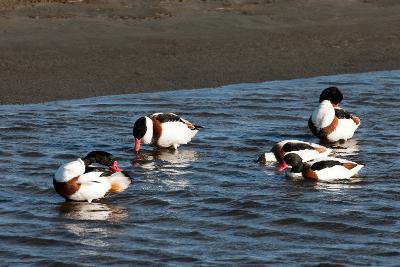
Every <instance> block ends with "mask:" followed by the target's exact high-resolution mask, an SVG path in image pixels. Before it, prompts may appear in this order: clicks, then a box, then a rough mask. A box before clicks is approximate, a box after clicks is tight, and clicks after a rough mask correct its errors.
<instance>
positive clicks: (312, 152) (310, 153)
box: [257, 140, 332, 170]
mask: <svg viewBox="0 0 400 267" xmlns="http://www.w3.org/2000/svg"><path fill="white" fill-rule="evenodd" d="M331 152H332V149H330V148H327V147H324V146H321V145H318V144H314V143H309V142H304V141H298V140H284V141H281V142H279V143H276V144H275V145H273V146H272V148H271V152H267V153H264V154H262V155H261V156H260V157H259V158H258V160H257V162H260V163H264V164H265V163H267V162H278V163H279V164H280V167H279V169H280V170H281V169H285V168H286V167H287V164H286V163H285V162H284V160H283V159H284V157H285V155H286V154H289V153H295V154H297V155H299V157H300V158H301V159H302V161H309V160H313V159H316V158H321V157H326V156H328V155H329V154H330V153H331Z"/></svg>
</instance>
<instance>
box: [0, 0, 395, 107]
mask: <svg viewBox="0 0 400 267" xmlns="http://www.w3.org/2000/svg"><path fill="white" fill-rule="evenodd" d="M28 2H35V3H33V4H32V3H30V4H28ZM94 2H95V3H94ZM321 2H322V3H321ZM338 2H340V3H338ZM399 28H400V2H399V1H397V0H381V1H379V0H376V1H374V0H352V1H350V0H348V1H333V0H327V1H317V0H300V1H289V0H281V1H279V0H276V1H273V0H270V1H267V0H264V1H261V0H253V1H249V0H247V1H246V0H225V1H207V0H204V1H200V0H199V1H194V0H177V1H173V0H171V1H168V0H164V1H155V0H154V1H152V0H140V1H133V0H126V1H122V0H121V1H111V0H102V1H91V0H86V1H85V0H83V1H80V0H75V1H68V0H64V1H62V0H60V1H51V0H48V1H40V0H37V1H28V0H27V1H26V3H24V1H17V0H5V1H2V2H1V3H0V93H1V96H0V103H1V104H6V103H36V102H44V101H51V100H59V99H74V98H83V97H90V96H99V95H114V94H122V93H134V92H150V91H162V90H173V89H188V88H201V87H218V86H221V85H224V84H233V83H243V82H260V81H267V80H276V79H290V78H298V77H310V76H319V75H328V74H336V73H354V72H365V71H373V70H391V69H400V32H399Z"/></svg>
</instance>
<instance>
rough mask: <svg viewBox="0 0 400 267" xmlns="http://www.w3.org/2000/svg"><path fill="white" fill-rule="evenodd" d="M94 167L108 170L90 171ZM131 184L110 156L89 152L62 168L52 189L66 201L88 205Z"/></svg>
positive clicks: (99, 152)
mask: <svg viewBox="0 0 400 267" xmlns="http://www.w3.org/2000/svg"><path fill="white" fill-rule="evenodd" d="M93 163H98V164H101V165H103V166H107V167H108V169H105V168H102V167H93V166H91V164H93ZM130 184H131V177H129V175H128V174H127V173H126V172H124V171H122V170H121V169H120V168H119V167H118V162H117V160H116V159H115V158H114V156H113V155H111V154H110V153H107V152H104V151H92V152H90V153H89V154H88V155H86V157H84V158H78V159H77V160H74V161H71V162H69V163H66V164H64V165H62V166H61V167H60V168H59V169H58V170H57V172H56V173H55V175H54V179H53V185H54V189H55V190H56V192H57V193H58V194H60V195H61V196H62V197H64V198H65V199H67V200H73V201H88V202H92V200H96V199H100V198H103V197H104V196H106V195H107V194H108V193H119V192H122V191H124V190H125V189H126V188H128V186H129V185H130Z"/></svg>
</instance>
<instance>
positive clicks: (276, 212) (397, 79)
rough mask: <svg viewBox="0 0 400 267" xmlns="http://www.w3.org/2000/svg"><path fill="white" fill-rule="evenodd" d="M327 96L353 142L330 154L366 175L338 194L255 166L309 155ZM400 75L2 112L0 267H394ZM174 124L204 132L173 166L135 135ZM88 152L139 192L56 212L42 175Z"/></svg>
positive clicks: (398, 226)
mask: <svg viewBox="0 0 400 267" xmlns="http://www.w3.org/2000/svg"><path fill="white" fill-rule="evenodd" d="M331 85H336V86H338V87H340V88H341V89H342V91H343V92H344V95H345V100H344V102H343V107H344V108H346V109H347V110H349V111H352V112H354V113H355V114H357V115H358V116H359V117H360V118H361V120H362V125H361V128H360V129H359V130H358V131H357V132H356V135H355V139H353V140H352V141H350V142H347V143H345V144H343V145H340V147H338V150H337V153H338V154H339V155H342V156H344V157H346V158H348V159H350V160H354V161H357V162H360V163H363V164H366V167H365V168H364V169H363V170H362V171H361V174H360V177H359V178H357V179H354V180H351V181H347V182H344V181H342V182H337V183H330V184H328V183H310V182H298V181H297V182H295V181H291V180H289V179H287V178H285V177H283V176H282V175H281V174H279V173H277V172H276V170H275V169H276V168H275V166H259V165H257V164H256V163H254V160H256V159H257V157H258V156H259V155H260V154H261V153H262V152H264V151H266V150H269V149H270V147H271V146H272V144H273V143H274V142H277V141H280V140H283V139H300V140H306V141H312V142H318V140H317V139H316V138H314V137H313V136H312V135H311V134H310V133H309V131H308V128H307V119H308V117H309V116H310V114H311V111H312V110H313V109H314V108H315V107H316V106H317V105H318V103H317V102H318V98H319V93H320V91H321V90H322V89H324V88H325V87H327V86H331ZM399 93H400V71H392V72H375V73H365V74H355V75H340V76H326V77H317V78H312V79H298V80H290V81H275V82H266V83H261V84H242V85H232V86H226V87H223V88H220V89H200V90H190V91H175V92H162V93H149V94H132V95H119V96H108V97H100V98H91V99H83V100H74V101H61V102H52V103H46V104H34V105H25V106H15V105H4V106H0V109H1V113H0V116H1V124H0V137H1V141H0V143H1V150H0V168H1V169H2V170H3V171H2V175H1V187H0V227H1V232H0V257H1V259H2V261H1V262H2V263H1V264H8V265H13V264H17V265H25V264H26V265H34V266H44V265H54V266H56V265H57V266H60V265H59V264H60V263H64V264H66V265H71V266H78V265H82V266H88V265H92V266H101V265H111V264H113V265H140V266H143V265H170V266H175V265H180V266H181V265H212V266H215V265H245V264H248V265H257V264H259V265H264V264H276V265H285V266H286V265H307V266H308V265H316V264H320V263H333V264H343V265H381V266H382V265H385V266H388V265H398V264H399V263H400V220H399V218H400V204H399V202H398V201H400V187H399V179H400V177H399V174H400V162H399V155H400V150H399V142H400V132H399V130H400V129H399V128H400V127H399V124H400V107H399V106H400V94H399ZM159 111H170V112H176V113H178V114H180V115H182V116H183V117H184V118H186V119H188V120H191V121H192V122H195V123H196V124H200V125H203V126H205V129H203V130H202V131H201V132H200V133H199V134H198V136H197V137H196V138H195V139H194V140H193V142H192V143H191V144H189V145H186V146H182V147H180V149H179V151H178V152H177V153H173V152H170V151H168V150H163V151H158V150H153V149H152V148H151V147H149V146H143V147H142V148H143V151H142V157H143V160H142V161H141V162H136V161H135V155H134V153H133V140H132V136H131V126H132V124H133V122H134V121H135V120H136V118H138V117H139V116H141V115H143V114H148V113H152V112H159ZM91 150H106V151H109V152H111V153H113V154H115V155H117V156H119V157H121V160H120V165H121V167H123V168H124V169H125V170H127V171H128V172H130V173H131V174H132V175H133V176H134V178H135V182H134V183H133V184H132V185H131V186H130V188H129V189H128V190H127V191H125V192H124V193H122V194H119V195H115V196H113V197H109V198H107V199H105V200H102V201H101V202H100V203H92V204H88V203H65V202H64V201H63V199H62V198H61V197H59V196H58V195H57V194H56V193H55V192H54V190H53V186H52V175H53V173H54V172H55V171H56V169H57V168H58V167H59V166H60V165H61V164H63V163H65V162H68V161H70V160H73V159H75V158H77V157H80V156H84V155H85V154H86V153H87V152H89V151H91Z"/></svg>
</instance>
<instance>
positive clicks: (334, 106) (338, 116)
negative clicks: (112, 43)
mask: <svg viewBox="0 0 400 267" xmlns="http://www.w3.org/2000/svg"><path fill="white" fill-rule="evenodd" d="M342 100H343V95H342V93H341V92H340V91H339V89H338V88H336V87H329V88H326V89H325V90H323V91H322V93H321V95H320V99H319V102H320V105H319V107H318V108H317V109H316V110H314V112H313V113H312V115H311V117H310V119H309V120H308V127H309V128H310V130H311V132H312V133H313V134H314V135H315V136H317V137H318V138H320V139H323V140H327V141H329V142H337V141H340V140H344V141H346V140H348V139H350V138H352V137H353V135H354V132H355V131H356V130H357V128H358V127H359V126H360V119H359V118H358V117H357V116H355V115H353V114H350V113H349V112H347V111H345V110H344V109H342V108H340V107H339V104H340V102H341V101H342Z"/></svg>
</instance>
